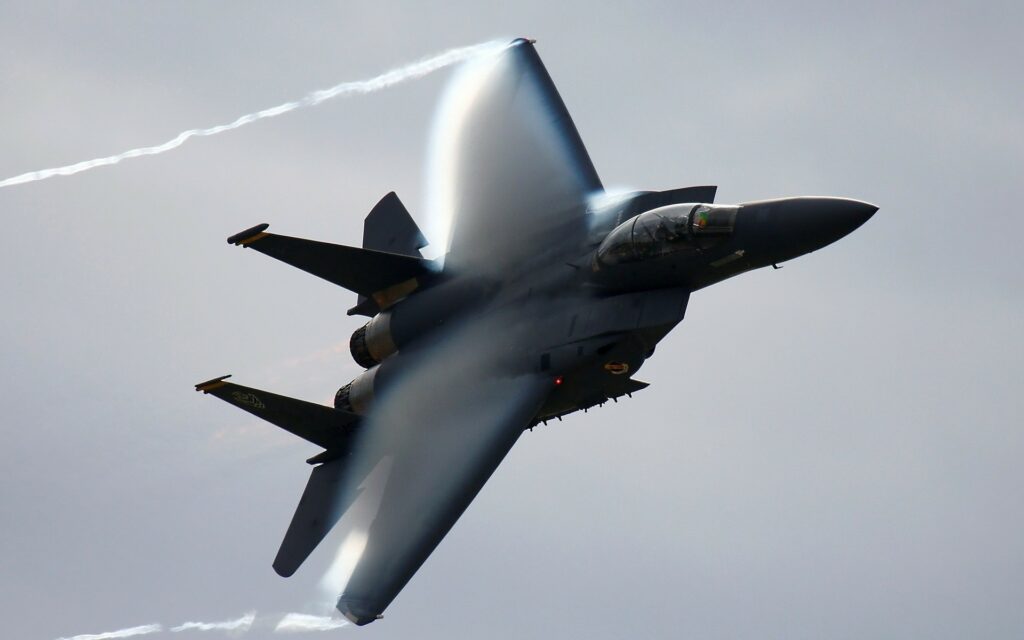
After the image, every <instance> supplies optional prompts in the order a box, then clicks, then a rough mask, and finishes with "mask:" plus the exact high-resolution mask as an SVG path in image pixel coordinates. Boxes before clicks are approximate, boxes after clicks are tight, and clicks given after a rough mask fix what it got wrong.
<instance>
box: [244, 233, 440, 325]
mask: <svg viewBox="0 0 1024 640" xmlns="http://www.w3.org/2000/svg"><path fill="white" fill-rule="evenodd" d="M268 226H269V225H267V224H261V225H257V226H255V227H252V228H251V229H246V230H245V231H242V232H241V233H236V234H235V235H233V236H231V237H230V238H228V243H230V244H234V245H238V246H241V247H246V248H249V249H255V250H256V251H259V252H260V253H263V254H265V255H268V256H270V257H271V258H276V259H277V260H280V261H281V262H285V263H288V264H290V265H292V266H293V267H298V268H299V269H302V270H303V271H305V272H306V273H311V274H313V275H315V276H317V277H320V278H323V279H324V280H327V281H328V282H331V283H334V284H336V285H338V286H340V287H344V288H346V289H348V290H350V291H354V292H356V293H358V294H360V295H363V296H366V297H369V298H373V299H374V300H375V302H376V303H377V305H378V306H379V307H380V308H386V307H387V306H388V305H389V304H390V303H392V302H394V301H395V300H396V299H398V298H400V297H402V296H404V295H408V293H410V292H411V291H412V290H413V289H415V288H416V287H417V286H418V279H419V278H420V277H422V276H424V275H426V274H428V273H430V272H431V271H432V267H431V264H432V263H431V262H430V261H429V260H424V259H423V258H417V257H414V256H408V255H401V254H397V253H388V252H386V251H376V250H373V249H360V248H358V247H348V246H345V245H340V244H331V243H329V242H319V241H317V240H305V239H302V238H293V237H291V236H281V235H276V234H273V233H267V231H266V229H267V227H268Z"/></svg>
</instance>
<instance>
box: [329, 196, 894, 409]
mask: <svg viewBox="0 0 1024 640" xmlns="http://www.w3.org/2000/svg"><path fill="white" fill-rule="evenodd" d="M682 192H685V190H682ZM631 202H632V200H631V199H624V200H622V201H621V202H620V203H619V204H618V205H616V206H614V207H609V208H606V209H604V210H602V211H596V212H593V213H591V214H589V215H591V216H592V218H591V231H590V233H589V235H588V236H587V237H586V238H583V239H576V240H573V239H569V240H568V241H563V240H562V239H561V238H558V237H557V235H551V234H550V233H548V234H538V236H537V251H536V252H534V253H533V254H532V255H530V256H529V259H526V260H523V261H522V262H521V263H520V264H519V265H517V268H516V269H514V270H511V269H505V270H497V271H491V272H484V273H481V272H479V271H468V270H466V271H460V270H459V269H458V268H445V269H444V270H443V271H440V272H439V273H438V274H437V275H436V276H435V277H434V279H433V280H432V281H428V282H425V283H424V286H423V287H422V288H421V290H418V291H416V292H415V293H414V294H412V295H410V296H409V297H407V298H406V299H404V300H401V301H399V302H398V303H397V304H395V305H394V306H393V307H392V308H390V309H388V310H385V311H384V312H382V313H381V314H379V315H378V316H376V317H375V318H373V319H372V320H371V321H370V322H369V323H368V324H367V326H366V327H365V328H364V329H361V330H360V331H361V332H362V333H360V332H357V334H356V336H353V355H357V352H358V354H359V355H357V360H360V359H361V360H362V362H363V364H366V365H368V366H371V368H370V369H369V370H368V371H367V372H366V373H364V374H362V375H361V376H360V377H359V378H357V379H356V380H354V381H353V383H351V384H350V385H346V386H345V387H343V388H342V389H341V390H340V391H339V395H338V398H337V405H338V406H339V408H344V409H346V410H348V411H353V412H356V413H366V412H368V411H369V408H370V406H371V405H372V403H373V400H374V398H375V396H378V395H379V394H380V393H381V392H382V390H383V389H385V388H386V387H387V385H388V384H389V381H390V380H391V379H394V378H395V377H396V376H398V375H400V374H401V371H402V370H403V369H404V368H405V366H406V364H407V363H409V362H411V361H412V360H413V359H415V358H417V357H421V356H423V357H425V356H426V354H427V352H429V345H431V344H435V343H436V342H437V341H439V340H443V336H444V333H445V331H446V330H451V329H453V328H454V327H456V326H459V325H461V324H462V323H463V321H465V320H466V319H468V318H472V319H473V322H474V323H475V324H479V325H480V326H483V327H488V329H487V335H488V337H489V339H493V340H498V341H501V342H502V343H503V344H504V345H506V348H505V350H504V353H505V357H506V358H507V360H508V363H507V364H508V365H509V366H510V367H511V370H516V371H520V372H522V373H541V374H543V375H546V376H548V377H549V378H550V380H551V393H550V395H549V397H548V399H547V401H546V402H545V403H544V405H543V406H542V407H541V409H540V410H539V411H538V413H537V415H536V417H535V420H534V423H536V422H539V421H545V420H548V419H550V418H553V417H560V416H562V415H564V414H567V413H571V412H573V411H578V410H580V409H584V410H585V409H587V408H589V407H592V406H594V405H598V404H602V403H604V402H605V401H607V400H609V399H615V398H617V397H619V396H622V395H625V394H631V393H632V392H634V391H638V390H640V389H642V388H644V387H646V386H647V385H646V383H642V382H639V381H636V380H635V379H633V374H634V373H636V371H637V370H638V369H639V368H640V366H641V365H642V364H643V362H644V360H646V359H647V358H648V357H650V356H651V355H652V354H653V353H654V349H655V346H656V345H657V343H658V341H660V340H661V339H662V338H663V337H664V336H665V335H666V334H667V333H668V332H669V331H670V330H671V329H672V328H673V327H674V326H675V325H676V324H678V323H679V322H680V321H681V320H682V319H683V316H684V314H685V312H686V307H687V304H688V301H689V297H690V293H691V292H693V291H696V290H698V289H701V288H703V287H707V286H710V285H712V284H715V283H717V282H721V281H722V280H725V279H727V278H731V277H733V276H735V275H738V274H741V273H744V272H746V271H750V270H752V269H757V268H761V267H765V266H769V265H774V264H778V263H780V262H783V261H785V260H790V259H792V258H795V257H797V256H800V255H803V254H805V253H809V252H811V251H814V250H816V249H818V248H821V247H823V246H826V245H828V244H830V243H832V242H834V241H836V240H838V239H839V238H841V237H842V236H844V235H846V234H848V233H850V232H851V231H853V230H854V229H856V228H857V227H858V226H860V225H861V224H863V223H864V222H865V221H866V220H867V219H868V218H870V217H871V215H872V214H873V213H874V212H875V211H876V210H877V208H876V207H874V206H873V205H870V204H867V203H864V202H861V201H857V200H848V199H843V198H817V197H801V198H783V199H775V200H763V201H756V202H748V203H743V204H739V205H716V204H711V203H700V202H677V203H671V204H662V205H661V206H658V207H655V208H652V209H647V210H641V211H637V210H636V207H631V206H630V204H631ZM556 232H557V230H556ZM546 238H552V241H550V242H545V239H546ZM357 337H358V340H357V339H356V338H357ZM357 344H358V345H359V346H358V347H357ZM367 356H369V360H367ZM375 363H379V364H376V365H375V366H372V365H374V364H375ZM442 366H443V365H442Z"/></svg>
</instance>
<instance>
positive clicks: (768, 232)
mask: <svg viewBox="0 0 1024 640" xmlns="http://www.w3.org/2000/svg"><path fill="white" fill-rule="evenodd" d="M876 211H878V207H876V206H875V205H873V204H870V203H867V202H863V201H861V200H852V199H849V198H823V197H804V198H780V199H777V200H762V201H757V202H748V203H745V204H743V205H741V209H740V215H739V221H740V224H739V225H738V226H739V227H740V231H741V233H742V235H743V239H742V242H743V243H744V244H745V245H746V246H749V247H750V248H751V249H755V246H756V247H757V249H760V250H758V251H756V253H757V254H761V255H763V256H765V257H766V262H767V263H774V262H782V261H783V260H789V259H791V258H795V257H797V256H800V255H803V254H805V253H810V252H811V251H815V250H817V249H820V248H822V247H824V246H826V245H829V244H832V243H833V242H835V241H836V240H838V239H840V238H842V237H843V236H845V235H847V234H849V233H850V232H852V231H853V230H854V229H856V228H857V227H859V226H861V225H862V224H864V223H865V222H867V220H868V219H869V218H870V217H871V216H872V215H874V213H875V212H876ZM757 245H760V246H757Z"/></svg>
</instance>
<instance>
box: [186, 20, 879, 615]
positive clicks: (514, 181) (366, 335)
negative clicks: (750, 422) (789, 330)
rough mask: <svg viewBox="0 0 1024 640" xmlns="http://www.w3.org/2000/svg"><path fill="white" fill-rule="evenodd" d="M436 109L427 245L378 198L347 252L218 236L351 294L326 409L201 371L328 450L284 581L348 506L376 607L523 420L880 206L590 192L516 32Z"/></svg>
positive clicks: (284, 550)
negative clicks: (434, 217)
mask: <svg viewBox="0 0 1024 640" xmlns="http://www.w3.org/2000/svg"><path fill="white" fill-rule="evenodd" d="M474 64H476V65H477V68H476V70H475V71H474V73H473V75H472V80H471V81H466V82H468V84H467V85H466V86H464V87H463V88H462V89H461V93H460V94H459V96H458V100H457V101H456V102H457V105H456V107H455V108H453V109H452V110H451V112H450V113H449V114H448V118H449V121H448V122H447V123H446V126H447V130H446V136H445V140H444V144H445V145H446V147H445V153H444V162H445V166H444V167H443V168H442V169H443V171H442V172H441V173H442V176H443V178H442V179H443V180H444V184H443V185H441V187H442V188H440V189H439V192H440V194H441V198H442V201H443V202H442V204H443V208H444V210H445V211H446V212H447V213H449V214H450V215H451V219H452V221H453V222H452V230H451V236H450V239H449V243H448V245H447V253H445V255H444V256H443V258H441V259H436V260H428V259H425V258H424V257H423V255H422V254H421V251H420V250H421V249H422V248H424V247H425V246H426V244H427V241H426V238H424V235H423V234H422V233H421V231H420V229H419V227H418V226H417V225H416V223H415V222H414V221H413V218H412V217H411V216H410V215H409V212H408V211H407V210H406V209H405V207H404V206H403V205H402V202H401V201H400V200H399V199H398V197H397V196H396V195H395V194H394V193H389V194H388V195H386V196H385V197H384V198H383V199H382V200H381V201H380V202H379V203H377V205H376V206H375V207H374V208H373V210H372V211H371V212H370V214H369V215H368V216H367V217H366V219H365V222H364V227H363V246H362V247H349V246H341V245H337V244H330V243H326V242H318V241H313V240H304V239H300V238H295V237H289V236H284V235H277V234H273V233H269V232H268V231H267V227H268V225H266V224H261V225H259V226H256V227H253V228H251V229H248V230H246V231H242V232H241V233H238V234H235V235H233V236H231V237H230V238H228V242H229V243H231V244H234V245H238V246H241V247H246V248H249V249H254V250H256V251H258V252H259V253H263V254H266V255H268V256H270V257H272V258H276V259H278V260H280V261H282V262H285V263H288V264H290V265H292V266H295V267H298V268H299V269H302V270H304V271H306V272H308V273H311V274H313V275H315V276H318V277H320V278H323V279H325V280H328V281H329V282H332V283H334V284H336V285H339V286H341V287H343V288H345V289H348V290H350V291H352V292H355V293H356V294H358V299H357V304H356V305H355V306H354V307H353V308H352V309H351V310H350V311H349V314H350V315H362V316H366V317H369V318H370V320H369V321H368V322H367V323H366V324H365V325H364V326H363V327H361V328H359V329H357V330H356V331H355V333H353V334H352V337H351V341H350V345H351V352H352V357H353V359H354V360H355V361H356V362H357V363H358V364H359V365H361V366H363V367H365V368H366V371H365V372H364V373H362V374H360V375H359V376H357V377H356V378H355V379H354V380H352V381H351V382H348V383H347V384H345V385H344V386H342V387H341V388H340V389H339V390H338V392H337V395H336V396H335V401H334V406H333V407H328V406H323V405H319V404H314V403H310V402H304V401H301V400H295V399H292V398H287V397H284V396H280V395H277V394H273V393H269V392H266V391H262V390H259V389H253V388H250V387H244V386H241V385H237V384H234V383H231V382H228V381H227V380H226V378H227V377H228V376H224V377H222V378H216V379H214V380H210V381H207V382H203V383H201V384H198V385H196V389H197V390H198V391H202V392H204V393H208V394H211V395H214V396H216V397H218V398H220V399H222V400H225V401H227V402H229V403H231V404H233V405H235V406H237V407H239V408H241V409H244V410H245V411H248V412H249V413H252V414H254V415H256V416H258V417H260V418H262V419H264V420H267V421H269V422H271V423H272V424H274V425H276V426H278V427H281V428H283V429H285V430H287V431H289V432H291V433H293V434H295V435H297V436H299V437H301V438H305V439H306V440H308V441H310V442H312V443H314V444H316V445H319V446H320V447H322V448H323V451H322V452H321V453H319V454H318V455H315V456H313V457H312V458H310V459H309V460H307V462H308V463H310V464H311V465H314V467H313V470H312V473H311V475H310V478H309V482H308V484H307V486H306V489H305V492H304V493H303V495H302V498H301V500H300V501H299V505H298V508H297V509H296V511H295V515H294V517H293V518H292V521H291V525H290V526H289V527H288V530H287V533H286V535H285V538H284V541H283V543H282V544H281V548H280V550H279V552H278V554H277V557H276V559H275V560H274V563H273V566H274V569H275V570H276V571H277V573H279V574H280V575H282V576H290V575H292V574H293V573H294V572H295V571H296V570H297V569H298V568H299V566H300V565H301V564H302V563H303V562H304V561H305V559H306V558H307V557H308V556H309V554H310V553H311V552H312V551H313V549H314V548H315V547H316V546H317V545H318V544H319V543H320V541H321V540H322V539H323V538H324V537H325V536H326V535H327V533H328V532H329V531H330V530H331V529H332V528H333V527H334V526H335V524H337V523H338V522H339V520H342V519H344V531H345V532H346V533H345V537H344V538H343V540H342V542H341V544H340V551H339V556H338V563H339V565H340V566H341V567H342V570H343V573H344V574H345V575H344V576H343V577H342V581H343V585H341V586H339V589H340V590H341V593H340V596H339V597H338V600H337V608H338V610H339V611H340V612H341V613H342V614H344V615H345V616H346V617H347V618H348V619H349V620H351V621H352V622H353V623H355V624H357V625H364V624H367V623H369V622H372V621H373V620H376V619H378V618H379V617H381V616H382V614H383V612H384V610H385V608H386V607H387V606H388V605H389V604H390V603H391V602H392V600H393V599H394V598H395V597H396V596H397V595H398V593H399V591H401V589H402V588H403V587H404V586H405V585H406V583H407V582H408V581H409V580H410V579H411V578H412V576H413V574H415V573H416V571H417V570H418V569H419V567H420V566H421V565H422V564H423V562H424V561H425V560H426V559H427V557H428V556H429V555H430V553H431V552H432V551H433V550H434V548H435V547H437V545H438V544H439V543H440V542H441V540H442V539H443V538H444V536H445V534H447V533H448V531H449V530H450V529H451V528H452V526H453V525H454V524H455V522H456V520H458V518H459V516H460V515H461V514H462V513H463V511H464V510H465V509H466V508H467V506H469V503H470V502H471V501H472V500H473V498H474V497H475V496H476V494H477V492H479V491H480V488H481V487H482V486H483V484H484V483H485V482H486V481H487V479H488V478H489V477H490V475H491V474H492V473H493V472H494V470H495V468H496V467H497V466H498V464H499V463H500V462H501V461H502V459H503V458H504V457H505V455H506V454H507V453H508V452H509V450H510V449H511V448H512V446H513V445H514V444H515V442H516V441H517V440H518V438H519V437H520V435H521V434H522V433H523V432H524V430H526V429H532V428H533V427H534V426H536V425H538V424H540V423H547V421H549V420H552V419H555V418H558V419H560V418H561V417H562V416H565V415H567V414H570V413H574V412H577V411H584V410H587V409H590V408H592V407H595V406H600V405H602V404H604V403H605V402H607V401H608V400H611V399H616V398H619V397H621V396H624V395H631V394H633V393H636V392H638V391H640V390H642V389H644V388H646V387H647V386H648V384H647V383H646V382H642V381H640V380H638V379H637V378H635V377H634V376H635V374H636V373H637V372H638V371H639V369H640V368H641V366H643V364H644V361H645V360H646V359H647V358H649V357H651V356H652V355H653V354H654V350H655V347H656V346H657V344H658V342H659V341H660V340H661V339H662V338H664V337H665V336H666V335H667V334H668V332H669V331H671V330H672V329H673V328H674V327H675V326H676V325H677V324H679V323H680V321H682V320H683V317H684V315H685V313H686V308H687V304H688V302H689V300H690V295H691V294H692V293H693V292H694V291H697V290H698V289H702V288H704V287H708V286H710V285H713V284H715V283H717V282H721V281H723V280H725V279H727V278H731V277H733V276H736V275H739V274H741V273H744V272H747V271H751V270H753V269H759V268H762V267H768V266H778V264H779V263H781V262H784V261H787V260H791V259H793V258H796V257H798V256H801V255H804V254H806V253H809V252H811V251H815V250H816V249H820V248H822V247H824V246H826V245H828V244H831V243H832V242H835V241H836V240H838V239H839V238H842V237H843V236H845V235H846V234H848V233H850V232H851V231H853V230H854V229H856V228H857V227H859V226H860V225H862V224H864V222H865V221H867V220H868V218H870V217H871V216H872V215H873V214H874V213H875V211H876V210H877V207H875V206H874V205H871V204H868V203H866V202H862V201H859V200H850V199H845V198H833V197H795V198H778V199H771V200H759V201H755V202H744V203H740V204H718V203H716V202H715V195H716V187H713V186H693V187H686V188H681V189H673V190H669V191H641V192H633V193H629V194H624V195H619V196H612V195H609V194H607V193H605V191H604V189H603V187H602V184H601V180H600V179H599V178H598V175H597V172H596V171H595V169H594V165H593V164H592V163H591V160H590V157H589V156H588V155H587V151H586V149H585V148H584V146H583V142H582V140H581V139H580V136H579V133H578V132H577V130H576V127H575V125H574V124H573V122H572V120H571V119H570V117H569V113H568V111H567V110H566V108H565V105H564V104H563V102H562V99H561V98H560V97H559V95H558V92H557V91H556V89H555V86H554V84H553V83H552V80H551V78H550V76H549V75H548V73H547V71H546V70H545V68H544V65H543V64H542V63H541V60H540V58H539V57H538V55H537V52H536V50H535V47H534V44H533V42H532V41H529V40H524V39H518V40H515V41H513V42H512V43H510V44H509V45H508V46H507V47H505V48H504V49H503V50H501V51H500V53H496V54H494V55H493V56H491V57H489V58H488V59H487V60H484V61H478V62H475V63H474Z"/></svg>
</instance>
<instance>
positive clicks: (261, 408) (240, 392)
mask: <svg viewBox="0 0 1024 640" xmlns="http://www.w3.org/2000/svg"><path fill="white" fill-rule="evenodd" d="M228 377H229V376H222V377H220V378H214V379H213V380H208V381H206V382H201V383H199V384H197V385H196V391H202V392H203V393H208V394H210V395H212V396H216V397H218V398H220V399H221V400H223V401H225V402H227V403H228V404H232V405H234V406H236V407H238V408H239V409H243V410H245V411H248V412H249V413H251V414H253V415H254V416H256V417H258V418H262V419H263V420H266V421H267V422H269V423H271V424H273V425H276V426H278V427H280V428H282V429H284V430H285V431H287V432H289V433H292V434H294V435H297V436H299V437H300V438H303V439H305V440H308V441H309V442H312V443H313V444H316V445H319V446H321V447H323V448H324V449H327V450H329V451H332V452H334V453H340V452H343V451H345V450H346V449H347V448H348V447H349V446H350V445H351V439H352V437H353V434H354V433H355V428H356V424H357V422H358V420H359V416H357V415H355V414H351V413H346V412H344V411H339V410H338V409H334V408H331V407H325V406H323V405H320V404H314V403H312V402H306V401H304V400H296V399H295V398H289V397H287V396H281V395H277V394H276V393H270V392H269V391H263V390H261V389H253V388H252V387H243V386H242V385H239V384H234V383H231V382H226V381H225V379H226V378H228Z"/></svg>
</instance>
